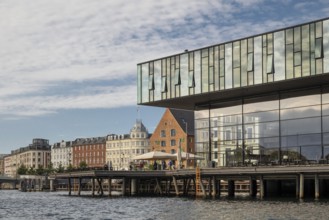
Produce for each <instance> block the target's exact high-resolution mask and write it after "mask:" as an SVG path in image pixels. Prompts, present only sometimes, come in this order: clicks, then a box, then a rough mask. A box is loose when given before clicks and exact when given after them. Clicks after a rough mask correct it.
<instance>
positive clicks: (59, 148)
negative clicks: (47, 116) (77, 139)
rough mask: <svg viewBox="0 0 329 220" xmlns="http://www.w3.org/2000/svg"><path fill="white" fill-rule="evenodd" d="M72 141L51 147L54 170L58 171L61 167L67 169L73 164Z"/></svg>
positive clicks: (58, 143)
mask: <svg viewBox="0 0 329 220" xmlns="http://www.w3.org/2000/svg"><path fill="white" fill-rule="evenodd" d="M72 161H73V157H72V141H63V140H62V141H61V142H57V143H54V144H53V145H52V147H51V162H52V164H53V168H55V169H57V168H59V167H60V166H61V167H63V168H64V169H66V168H67V167H68V166H69V165H70V164H72Z"/></svg>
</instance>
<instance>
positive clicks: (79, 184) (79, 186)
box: [78, 178, 81, 196]
mask: <svg viewBox="0 0 329 220" xmlns="http://www.w3.org/2000/svg"><path fill="white" fill-rule="evenodd" d="M80 195H81V178H79V179H78V196H80Z"/></svg>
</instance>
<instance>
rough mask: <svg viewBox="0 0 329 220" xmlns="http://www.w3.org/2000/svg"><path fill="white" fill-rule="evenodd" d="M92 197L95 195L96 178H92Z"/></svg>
mask: <svg viewBox="0 0 329 220" xmlns="http://www.w3.org/2000/svg"><path fill="white" fill-rule="evenodd" d="M91 195H92V196H94V195H95V178H94V177H93V178H91Z"/></svg>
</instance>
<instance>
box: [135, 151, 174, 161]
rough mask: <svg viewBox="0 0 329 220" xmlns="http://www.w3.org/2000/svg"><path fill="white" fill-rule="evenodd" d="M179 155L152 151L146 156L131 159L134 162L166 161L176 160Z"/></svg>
mask: <svg viewBox="0 0 329 220" xmlns="http://www.w3.org/2000/svg"><path fill="white" fill-rule="evenodd" d="M176 158H177V155H174V154H169V153H165V152H161V151H151V152H148V153H146V154H141V155H138V156H135V157H133V158H131V159H132V160H165V159H173V160H174V159H176Z"/></svg>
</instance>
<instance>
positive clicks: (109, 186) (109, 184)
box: [108, 178, 112, 196]
mask: <svg viewBox="0 0 329 220" xmlns="http://www.w3.org/2000/svg"><path fill="white" fill-rule="evenodd" d="M111 188H112V179H111V178H108V189H109V196H111V193H112V190H111Z"/></svg>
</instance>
